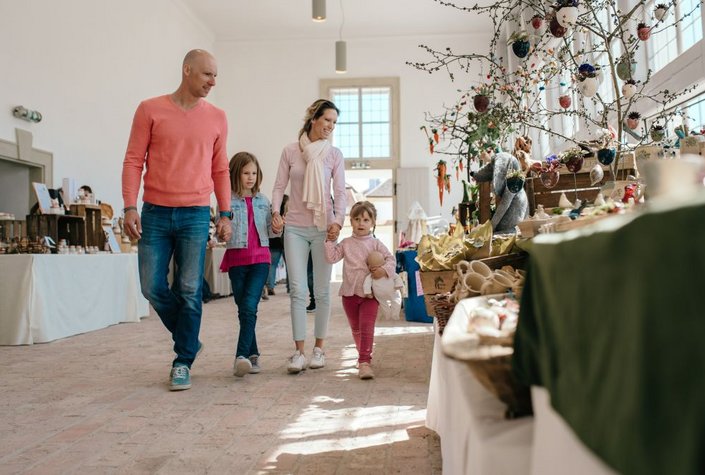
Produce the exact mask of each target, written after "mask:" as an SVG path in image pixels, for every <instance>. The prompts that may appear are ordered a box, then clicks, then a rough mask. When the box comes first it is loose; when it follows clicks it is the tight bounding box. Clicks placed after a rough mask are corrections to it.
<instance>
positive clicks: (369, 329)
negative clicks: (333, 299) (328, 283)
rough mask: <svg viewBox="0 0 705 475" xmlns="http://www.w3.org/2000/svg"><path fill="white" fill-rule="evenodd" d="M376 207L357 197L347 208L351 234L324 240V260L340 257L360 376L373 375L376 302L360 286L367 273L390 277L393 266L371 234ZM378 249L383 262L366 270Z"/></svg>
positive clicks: (379, 277) (349, 321)
mask: <svg viewBox="0 0 705 475" xmlns="http://www.w3.org/2000/svg"><path fill="white" fill-rule="evenodd" d="M376 219H377V210H376V209H375V207H374V205H373V204H372V203H370V202H369V201H358V202H357V203H355V204H354V205H353V207H352V208H351V209H350V223H351V225H352V229H353V231H352V232H353V234H352V236H350V237H347V238H345V239H343V240H342V241H341V242H340V243H337V244H336V243H335V242H333V241H330V240H326V242H325V251H326V260H327V261H328V262H330V263H331V264H332V263H335V262H338V261H340V260H341V259H343V283H342V284H341V286H340V292H339V295H341V296H342V297H343V309H344V310H345V314H346V315H347V317H348V323H349V324H350V329H351V330H352V335H353V340H355V346H356V347H357V351H358V354H359V357H358V368H359V371H358V375H359V377H360V379H372V378H374V372H373V370H372V366H371V363H372V346H373V344H374V335H375V320H376V319H377V310H378V309H379V302H377V300H375V299H374V298H371V296H370V297H366V296H365V290H364V288H363V286H364V281H365V277H366V276H367V275H368V274H369V273H371V274H372V278H373V279H382V278H386V277H391V276H393V275H394V271H395V270H396V263H395V260H394V256H392V254H391V253H390V252H389V250H388V249H387V248H386V247H385V245H384V244H382V242H381V241H380V240H379V239H377V238H376V237H374V235H373V231H374V227H375V221H376ZM373 251H378V252H380V253H381V254H382V255H383V256H384V263H383V264H382V265H380V266H377V267H374V268H373V270H371V271H370V270H368V267H367V256H368V255H369V254H370V252H373Z"/></svg>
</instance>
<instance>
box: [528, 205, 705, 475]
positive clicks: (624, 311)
mask: <svg viewBox="0 0 705 475" xmlns="http://www.w3.org/2000/svg"><path fill="white" fill-rule="evenodd" d="M528 251H529V253H530V257H529V269H528V275H527V279H526V285H525V287H524V291H523V295H522V301H521V313H520V316H519V326H518V329H517V333H516V337H515V353H514V370H515V371H516V372H517V374H518V376H519V378H520V379H521V380H523V381H524V382H525V383H527V384H531V385H538V386H544V387H545V388H546V389H547V390H548V391H549V393H550V395H551V403H552V405H553V407H554V408H555V409H556V411H557V412H558V413H559V414H560V415H561V416H562V417H563V418H564V419H565V421H566V422H567V423H568V425H570V426H571V428H572V429H573V430H574V431H575V433H576V434H577V436H578V437H579V438H580V439H581V440H582V441H583V443H585V445H586V446H588V447H589V448H590V449H592V450H593V451H594V452H595V453H596V454H597V455H598V456H599V457H600V458H601V459H602V460H604V461H605V462H606V463H607V464H608V465H610V466H611V467H613V468H614V469H615V470H617V471H618V472H620V473H622V474H625V475H629V474H640V475H643V474H664V473H668V474H695V473H705V456H704V455H703V449H704V448H705V345H704V344H703V338H705V310H703V301H702V300H701V299H700V297H701V296H702V295H703V282H705V278H704V276H703V274H704V273H705V194H702V193H701V194H699V195H698V196H697V197H696V198H695V199H694V200H693V201H692V202H691V203H689V204H688V205H683V206H681V207H677V206H673V205H661V206H659V205H657V204H654V205H651V204H650V209H649V211H646V212H643V213H634V214H633V215H630V216H619V217H615V218H613V219H605V220H602V221H601V222H599V223H597V224H595V225H593V226H590V227H587V228H583V229H581V230H577V231H572V232H569V233H565V234H561V235H542V236H541V237H539V238H536V239H535V240H534V241H533V243H531V244H530V245H529V246H528Z"/></svg>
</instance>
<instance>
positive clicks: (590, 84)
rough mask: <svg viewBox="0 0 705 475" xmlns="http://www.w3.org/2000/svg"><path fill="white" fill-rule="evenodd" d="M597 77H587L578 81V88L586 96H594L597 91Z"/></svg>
mask: <svg viewBox="0 0 705 475" xmlns="http://www.w3.org/2000/svg"><path fill="white" fill-rule="evenodd" d="M597 86H598V84H597V78H585V79H583V80H582V81H579V82H578V90H579V91H580V93H581V94H582V95H583V96H585V97H592V96H594V95H595V93H597Z"/></svg>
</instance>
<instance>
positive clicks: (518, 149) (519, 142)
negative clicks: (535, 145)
mask: <svg viewBox="0 0 705 475" xmlns="http://www.w3.org/2000/svg"><path fill="white" fill-rule="evenodd" d="M531 144H532V140H531V137H529V136H528V135H520V136H519V137H517V139H516V140H515V141H514V156H515V157H516V158H517V160H519V163H520V164H521V171H523V172H524V173H529V169H530V168H531V165H533V164H534V163H538V162H537V161H536V160H532V159H531Z"/></svg>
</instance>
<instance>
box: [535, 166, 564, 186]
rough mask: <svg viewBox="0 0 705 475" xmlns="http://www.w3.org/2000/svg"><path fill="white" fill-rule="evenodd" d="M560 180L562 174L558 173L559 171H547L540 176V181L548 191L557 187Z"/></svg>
mask: <svg viewBox="0 0 705 475" xmlns="http://www.w3.org/2000/svg"><path fill="white" fill-rule="evenodd" d="M560 178H561V174H560V173H558V170H546V171H543V172H541V173H540V174H539V180H541V184H542V185H543V186H544V187H546V188H548V189H551V188H553V187H554V186H556V185H557V184H558V180H559V179H560Z"/></svg>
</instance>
